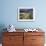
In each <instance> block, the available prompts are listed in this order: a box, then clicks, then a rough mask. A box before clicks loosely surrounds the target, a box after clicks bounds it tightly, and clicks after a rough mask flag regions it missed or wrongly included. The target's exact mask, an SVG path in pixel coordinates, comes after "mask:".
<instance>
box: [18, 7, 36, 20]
mask: <svg viewBox="0 0 46 46" xmlns="http://www.w3.org/2000/svg"><path fill="white" fill-rule="evenodd" d="M18 21H35V8H31V7H19V8H18Z"/></svg>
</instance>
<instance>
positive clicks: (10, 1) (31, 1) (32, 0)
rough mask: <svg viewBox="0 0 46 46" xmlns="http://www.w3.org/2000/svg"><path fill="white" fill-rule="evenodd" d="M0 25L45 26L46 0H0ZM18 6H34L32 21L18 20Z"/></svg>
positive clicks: (20, 26) (17, 26)
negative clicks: (33, 19) (34, 17)
mask: <svg viewBox="0 0 46 46" xmlns="http://www.w3.org/2000/svg"><path fill="white" fill-rule="evenodd" d="M0 4H1V6H0V7H1V9H0V10H1V14H0V25H1V24H2V25H5V26H7V25H9V24H13V25H14V26H15V27H16V28H29V27H30V28H31V27H33V28H36V27H39V25H40V26H41V27H44V28H46V5H45V4H46V1H45V0H0ZM18 7H34V8H35V16H36V19H35V21H34V22H18V21H17V8H18Z"/></svg>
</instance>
